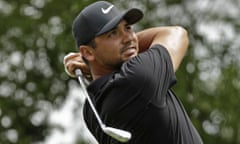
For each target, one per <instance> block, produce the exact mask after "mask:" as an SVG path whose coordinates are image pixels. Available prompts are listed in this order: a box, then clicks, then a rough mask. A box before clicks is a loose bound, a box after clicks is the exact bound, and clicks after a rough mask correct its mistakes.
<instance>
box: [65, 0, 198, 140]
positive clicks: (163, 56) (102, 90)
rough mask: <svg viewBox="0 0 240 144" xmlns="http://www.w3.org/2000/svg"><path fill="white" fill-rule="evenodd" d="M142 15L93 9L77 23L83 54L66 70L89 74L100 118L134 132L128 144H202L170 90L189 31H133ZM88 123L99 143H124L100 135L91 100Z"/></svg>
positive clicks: (101, 6) (102, 6)
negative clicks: (133, 26)
mask: <svg viewBox="0 0 240 144" xmlns="http://www.w3.org/2000/svg"><path fill="white" fill-rule="evenodd" d="M142 17H143V13H142V12H141V11H140V10H139V9H135V8H134V9H130V10H128V11H126V12H124V13H121V12H119V10H118V9H117V8H116V7H115V6H114V5H112V4H111V3H108V2H105V1H98V2H96V3H93V4H91V5H89V6H88V7H86V8H85V9H83V10H82V11H81V13H80V14H79V15H78V16H77V17H76V19H75V20H74V22H73V34H74V38H75V40H76V43H77V47H78V48H79V51H80V53H71V54H69V55H67V56H66V57H65V58H64V64H65V68H66V70H67V72H68V73H69V74H71V75H74V70H75V69H76V68H80V69H81V70H82V71H83V73H84V74H85V76H87V77H89V76H90V78H91V79H92V82H91V84H90V85H89V86H88V89H87V90H88V93H89V95H90V96H91V99H92V100H93V102H94V105H95V107H96V109H97V111H98V113H100V117H101V119H102V120H103V122H104V123H106V124H107V125H109V126H111V127H116V128H120V129H124V130H127V131H130V132H131V133H132V138H131V139H130V141H129V142H128V143H129V144H201V143H202V140H201V138H200V136H199V134H198V133H197V131H196V130H195V128H194V126H193V124H192V123H191V121H190V119H189V117H188V115H187V113H186V112H185V110H184V107H183V106H182V104H181V102H180V101H179V99H178V98H177V97H176V96H175V94H174V93H173V91H172V90H171V87H172V86H173V85H174V84H175V83H176V77H175V73H174V72H175V71H176V70H177V69H178V67H179V65H180V63H181V61H182V58H183V57H184V55H185V51H186V49H187V47H188V36H187V32H186V30H184V29H183V28H181V27H178V26H175V27H155V28H150V29H146V30H143V31H141V32H138V33H135V32H134V31H133V29H132V27H131V25H132V24H134V23H136V22H137V21H139V20H140V19H141V18H142ZM83 61H84V62H85V63H84V62H83ZM84 119H85V122H86V124H87V126H88V128H89V130H90V131H91V133H92V134H93V135H94V136H95V138H96V139H97V140H98V142H99V143H100V144H113V143H114V144H117V143H120V142H118V141H116V140H115V139H112V138H111V137H109V136H108V135H106V134H104V133H103V132H102V130H101V128H100V126H99V125H98V123H97V121H96V118H95V116H94V114H93V112H92V110H91V108H90V106H89V104H88V103H87V102H86V103H85V105H84Z"/></svg>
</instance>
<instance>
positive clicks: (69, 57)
mask: <svg viewBox="0 0 240 144" xmlns="http://www.w3.org/2000/svg"><path fill="white" fill-rule="evenodd" d="M76 57H80V58H81V54H80V53H73V52H71V53H69V54H67V55H66V56H64V58H63V64H64V65H65V64H66V63H67V61H69V60H71V59H73V58H76Z"/></svg>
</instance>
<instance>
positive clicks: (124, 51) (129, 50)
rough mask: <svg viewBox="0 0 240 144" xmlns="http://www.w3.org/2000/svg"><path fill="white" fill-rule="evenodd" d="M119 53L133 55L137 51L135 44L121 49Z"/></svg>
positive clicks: (126, 55) (125, 55) (127, 55)
mask: <svg viewBox="0 0 240 144" xmlns="http://www.w3.org/2000/svg"><path fill="white" fill-rule="evenodd" d="M120 53H121V54H122V56H123V57H131V56H135V55H136V53H137V48H136V47H135V46H129V47H125V48H123V49H121V51H120Z"/></svg>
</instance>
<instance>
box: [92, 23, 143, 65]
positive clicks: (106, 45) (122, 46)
mask: <svg viewBox="0 0 240 144" xmlns="http://www.w3.org/2000/svg"><path fill="white" fill-rule="evenodd" d="M95 43H96V48H95V49H94V56H95V61H96V62H97V63H98V64H99V65H101V66H102V67H104V68H107V69H112V70H114V69H117V68H119V67H120V66H121V65H122V63H123V62H124V61H127V60H129V59H130V58H132V57H135V56H136V55H137V54H138V50H139V48H138V39H137V36H136V33H135V32H134V31H133V29H132V27H131V26H130V25H128V24H127V22H126V21H125V20H122V21H121V22H120V23H119V24H118V26H117V27H116V28H114V29H113V30H111V31H109V32H107V33H105V34H103V35H101V36H98V37H96V38H95Z"/></svg>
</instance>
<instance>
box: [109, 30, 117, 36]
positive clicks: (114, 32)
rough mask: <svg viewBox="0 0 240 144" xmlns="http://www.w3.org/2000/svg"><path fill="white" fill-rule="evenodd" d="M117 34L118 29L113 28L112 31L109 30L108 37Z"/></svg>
mask: <svg viewBox="0 0 240 144" xmlns="http://www.w3.org/2000/svg"><path fill="white" fill-rule="evenodd" d="M115 35H117V31H116V30H111V31H110V32H108V34H107V37H113V36H115Z"/></svg>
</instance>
